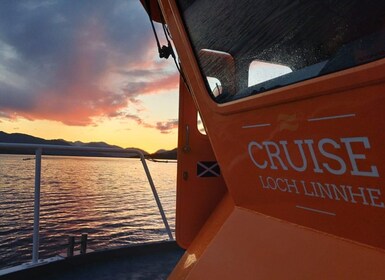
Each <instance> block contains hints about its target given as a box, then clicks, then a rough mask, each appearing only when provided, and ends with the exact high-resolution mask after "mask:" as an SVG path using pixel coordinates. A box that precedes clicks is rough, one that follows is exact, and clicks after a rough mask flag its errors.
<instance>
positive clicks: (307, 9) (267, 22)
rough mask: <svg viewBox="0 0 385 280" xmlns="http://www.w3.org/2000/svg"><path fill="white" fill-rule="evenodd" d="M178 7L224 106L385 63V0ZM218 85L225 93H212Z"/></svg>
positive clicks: (213, 1) (227, 1) (193, 0)
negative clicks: (245, 98) (284, 88)
mask: <svg viewBox="0 0 385 280" xmlns="http://www.w3.org/2000/svg"><path fill="white" fill-rule="evenodd" d="M177 2H178V5H179V7H180V9H181V11H182V18H183V20H184V23H185V25H186V29H187V32H188V34H189V37H190V41H191V42H192V47H193V50H194V51H195V54H196V57H197V59H198V63H199V66H200V69H201V71H202V75H203V77H208V78H207V82H206V84H207V88H208V91H209V92H210V94H211V96H212V98H213V99H214V100H215V101H217V102H219V103H225V102H230V101H233V100H236V99H240V98H243V97H247V96H252V95H258V94H261V93H263V92H266V91H269V90H273V89H276V88H279V87H284V86H287V85H290V84H294V83H297V82H301V81H304V80H308V79H313V78H316V77H319V76H322V75H326V74H329V73H333V72H336V71H341V70H344V69H347V68H351V67H355V66H357V65H361V64H364V63H368V62H371V61H374V60H377V59H380V58H383V57H384V56H385V1H383V0H372V1H358V0H356V1H354V0H338V1H337V0H329V1H315V0H311V1H290V0H285V1H284V0H281V1H262V0H210V1H208V0H178V1H177ZM272 69H273V70H272ZM210 77H211V78H210ZM212 78H216V79H217V80H218V81H220V86H218V87H216V86H214V87H213V86H212V84H213V82H212V80H210V79H212ZM214 84H215V82H214ZM218 85H219V84H218Z"/></svg>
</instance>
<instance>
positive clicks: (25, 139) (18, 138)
mask: <svg viewBox="0 0 385 280" xmlns="http://www.w3.org/2000/svg"><path fill="white" fill-rule="evenodd" d="M0 143H19V144H41V145H62V146H76V147H99V148H112V149H121V150H122V151H124V150H125V149H124V148H122V147H119V146H115V145H110V144H107V143H105V142H90V143H83V142H81V141H76V142H70V141H66V140H63V139H54V140H46V139H43V138H39V137H35V136H31V135H28V134H23V133H6V132H3V131H0ZM135 149H138V150H140V151H142V152H143V154H144V155H145V157H146V158H149V159H176V158H177V155H176V153H177V149H176V148H175V149H173V150H170V151H168V150H163V149H162V150H158V151H157V152H155V153H153V154H150V153H148V152H146V151H144V150H142V149H139V148H135ZM34 153H35V151H33V150H23V151H21V150H17V149H10V148H1V147H0V154H26V155H30V154H34ZM44 154H46V155H76V156H94V157H135V155H133V154H127V153H122V154H119V153H108V152H103V153H101V152H80V151H55V150H50V151H46V152H44Z"/></svg>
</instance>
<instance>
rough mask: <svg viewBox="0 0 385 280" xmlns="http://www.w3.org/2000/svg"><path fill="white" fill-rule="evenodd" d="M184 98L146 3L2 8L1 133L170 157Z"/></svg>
mask: <svg viewBox="0 0 385 280" xmlns="http://www.w3.org/2000/svg"><path fill="white" fill-rule="evenodd" d="M159 30H160V29H159ZM159 33H160V34H162V33H161V32H159ZM162 39H164V38H163V37H161V40H162ZM163 42H164V40H163ZM177 92H178V74H177V71H176V68H175V65H174V63H173V61H172V60H160V59H159V58H158V54H157V49H156V44H155V39H154V37H153V34H152V30H151V25H150V22H149V19H148V16H147V14H146V13H145V11H144V9H143V8H142V6H141V4H140V2H139V0H108V1H105V0H88V1H86V0H84V1H65V0H46V1H42V0H40V1H39V0H36V1H27V0H23V1H13V0H2V1H0V131H5V132H7V133H14V132H19V133H26V134H30V135H33V136H37V137H42V138H46V139H65V140H69V141H76V140H80V141H84V142H90V141H104V142H107V143H109V144H114V145H119V146H121V147H125V148H126V147H137V148H142V149H144V150H146V151H148V152H154V151H156V150H158V149H161V148H165V149H172V148H175V147H176V145H177V113H178V95H177Z"/></svg>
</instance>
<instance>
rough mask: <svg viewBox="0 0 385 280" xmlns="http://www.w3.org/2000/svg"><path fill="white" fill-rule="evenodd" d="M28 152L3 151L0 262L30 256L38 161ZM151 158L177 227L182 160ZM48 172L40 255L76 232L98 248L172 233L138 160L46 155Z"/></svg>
mask: <svg viewBox="0 0 385 280" xmlns="http://www.w3.org/2000/svg"><path fill="white" fill-rule="evenodd" d="M22 158H23V156H9V155H0V162H1V168H2V170H1V171H2V176H1V177H0V197H1V201H0V202H1V203H0V212H1V213H2V219H1V220H0V228H1V230H2V234H1V235H0V241H1V242H0V251H1V252H2V254H1V256H0V263H7V264H9V262H13V263H17V262H20V263H21V262H22V261H28V260H29V259H30V254H31V248H30V245H29V243H30V242H31V238H32V228H33V226H32V221H33V193H34V190H33V171H34V161H32V160H31V161H23V160H22ZM148 164H149V168H150V171H151V174H152V177H153V180H154V183H155V186H156V188H157V190H158V193H159V196H160V199H161V201H162V204H163V207H164V209H165V212H166V215H167V218H168V221H169V223H170V226H171V228H174V227H175V225H174V217H175V213H174V211H173V209H174V208H175V180H176V165H175V163H170V164H165V163H163V164H162V163H153V162H149V163H148ZM16 167H18V168H16ZM20 168H22V169H23V170H25V171H26V172H25V176H24V175H21V174H19V172H18V170H20ZM42 171H43V173H42V181H41V214H40V244H41V246H40V255H41V257H48V256H53V255H55V254H57V253H59V252H60V251H61V250H64V249H65V248H66V243H67V237H68V236H69V235H73V236H76V238H79V237H80V235H81V234H82V233H87V234H88V239H89V247H90V248H94V249H97V248H99V249H101V248H106V247H114V246H121V245H127V244H132V243H138V242H146V241H150V240H164V239H167V238H168V236H167V233H166V231H165V228H164V225H163V223H162V219H161V216H160V214H159V210H158V208H157V206H156V203H155V200H154V198H153V195H152V192H151V189H150V186H149V184H148V181H147V178H146V176H145V172H144V170H143V167H142V165H141V163H140V161H139V159H117V158H87V157H56V156H44V158H43V160H42ZM3 174H5V175H4V176H3ZM7 182H8V183H7ZM15 206H16V207H15ZM14 232H18V234H17V236H15V235H14V234H12V233H14ZM15 254H16V255H17V256H16V255H15Z"/></svg>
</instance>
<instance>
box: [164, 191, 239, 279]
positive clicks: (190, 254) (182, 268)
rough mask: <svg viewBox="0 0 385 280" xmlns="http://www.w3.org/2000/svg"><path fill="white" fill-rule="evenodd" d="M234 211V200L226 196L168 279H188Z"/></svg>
mask: <svg viewBox="0 0 385 280" xmlns="http://www.w3.org/2000/svg"><path fill="white" fill-rule="evenodd" d="M233 210H234V202H233V200H232V198H231V197H230V196H229V195H228V194H226V195H225V196H224V197H223V199H222V200H221V202H220V203H218V205H217V207H216V208H215V210H214V211H213V213H212V215H210V217H209V218H208V220H207V221H206V223H205V225H204V227H203V228H202V230H201V231H200V232H199V234H198V235H197V236H196V238H195V239H194V241H193V242H192V244H191V245H190V246H189V247H188V248H187V250H186V253H185V254H184V255H183V257H182V258H181V260H180V261H179V263H178V264H177V266H176V267H175V269H174V271H173V272H172V273H171V275H170V276H169V278H168V279H170V280H171V279H175V280H177V279H185V278H187V277H188V275H189V273H190V272H191V271H192V270H193V268H194V267H195V265H197V264H198V262H199V261H200V259H201V257H202V255H203V254H204V252H205V251H206V249H207V246H208V245H209V244H210V243H211V242H212V240H213V239H214V238H215V237H216V235H217V233H218V232H219V231H220V230H221V228H222V226H223V224H224V223H225V221H226V220H227V219H228V217H229V216H230V214H231V213H232V212H233Z"/></svg>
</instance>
